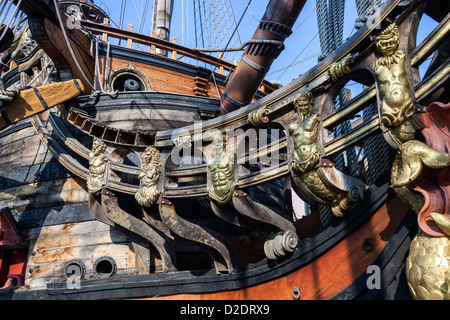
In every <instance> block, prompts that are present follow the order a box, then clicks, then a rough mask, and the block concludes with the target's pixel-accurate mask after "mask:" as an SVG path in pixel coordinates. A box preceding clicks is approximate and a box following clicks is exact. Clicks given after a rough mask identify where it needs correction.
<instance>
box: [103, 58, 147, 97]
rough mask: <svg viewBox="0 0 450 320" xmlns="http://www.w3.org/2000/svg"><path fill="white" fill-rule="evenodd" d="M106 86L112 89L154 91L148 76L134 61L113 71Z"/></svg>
mask: <svg viewBox="0 0 450 320" xmlns="http://www.w3.org/2000/svg"><path fill="white" fill-rule="evenodd" d="M106 87H107V89H108V90H110V91H116V90H118V91H152V90H153V86H152V84H151V83H150V80H149V79H148V77H147V76H146V75H145V74H144V73H143V72H142V71H140V70H139V69H137V68H136V67H135V66H134V65H133V64H132V63H129V64H127V65H126V66H122V67H118V68H116V69H114V70H112V71H111V73H110V74H109V77H108V80H107V82H106Z"/></svg>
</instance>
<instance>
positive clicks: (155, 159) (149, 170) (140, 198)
mask: <svg viewBox="0 0 450 320" xmlns="http://www.w3.org/2000/svg"><path fill="white" fill-rule="evenodd" d="M160 173H161V163H160V153H159V151H158V149H156V148H155V147H152V146H150V147H147V148H146V149H145V151H144V154H143V163H142V165H141V171H140V173H139V182H140V183H139V191H138V192H137V193H136V194H135V198H136V200H137V202H138V203H139V204H140V205H141V206H143V207H151V206H152V205H153V204H155V203H156V201H157V200H158V197H159V195H160V194H161V190H160V189H159V186H158V182H159V175H160Z"/></svg>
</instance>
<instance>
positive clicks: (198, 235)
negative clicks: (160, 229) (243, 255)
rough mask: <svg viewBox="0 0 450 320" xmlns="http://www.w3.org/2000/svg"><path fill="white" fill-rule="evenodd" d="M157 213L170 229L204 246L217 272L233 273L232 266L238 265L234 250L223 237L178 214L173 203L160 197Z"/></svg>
mask: <svg viewBox="0 0 450 320" xmlns="http://www.w3.org/2000/svg"><path fill="white" fill-rule="evenodd" d="M159 213H160V215H161V219H162V220H163V221H164V223H165V224H166V225H167V226H168V227H169V228H170V230H172V231H173V232H175V233H176V234H178V235H179V236H181V237H183V238H185V239H188V240H192V241H195V242H197V243H201V244H203V245H205V246H206V251H207V253H208V254H209V255H210V256H211V258H212V259H213V261H214V265H215V267H216V271H217V273H233V269H234V267H235V266H238V265H239V261H238V258H237V254H236V252H235V251H234V249H233V247H232V246H231V245H230V244H229V242H228V241H227V240H226V239H225V238H224V237H222V236H221V235H220V234H218V233H216V232H214V231H212V230H210V229H208V228H205V227H201V226H199V225H196V224H193V223H191V222H189V221H187V220H185V219H183V218H181V217H180V216H178V215H177V213H176V211H175V207H174V205H173V204H172V203H171V202H170V201H169V200H167V199H164V198H161V199H160V202H159ZM211 249H212V250H211ZM223 262H225V264H223Z"/></svg>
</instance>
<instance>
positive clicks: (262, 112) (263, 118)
mask: <svg viewBox="0 0 450 320" xmlns="http://www.w3.org/2000/svg"><path fill="white" fill-rule="evenodd" d="M268 113H269V110H268V109H267V108H260V109H258V110H256V111H253V112H251V113H250V114H249V115H248V122H250V123H251V125H252V126H255V127H257V126H260V125H262V124H264V123H267V122H269V117H268V116H267V114H268Z"/></svg>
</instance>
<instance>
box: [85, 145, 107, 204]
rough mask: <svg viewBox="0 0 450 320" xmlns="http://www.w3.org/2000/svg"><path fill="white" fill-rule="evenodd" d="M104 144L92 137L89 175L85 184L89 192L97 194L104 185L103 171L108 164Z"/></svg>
mask: <svg viewBox="0 0 450 320" xmlns="http://www.w3.org/2000/svg"><path fill="white" fill-rule="evenodd" d="M105 151H106V144H105V143H104V142H103V141H102V140H100V139H98V138H94V142H93V143H92V151H91V152H90V153H89V175H88V177H87V180H86V185H87V188H88V190H89V192H90V193H92V194H93V195H98V194H99V193H100V191H101V190H102V188H103V187H104V186H105V172H106V167H107V164H108V156H107V155H106V154H105Z"/></svg>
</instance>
